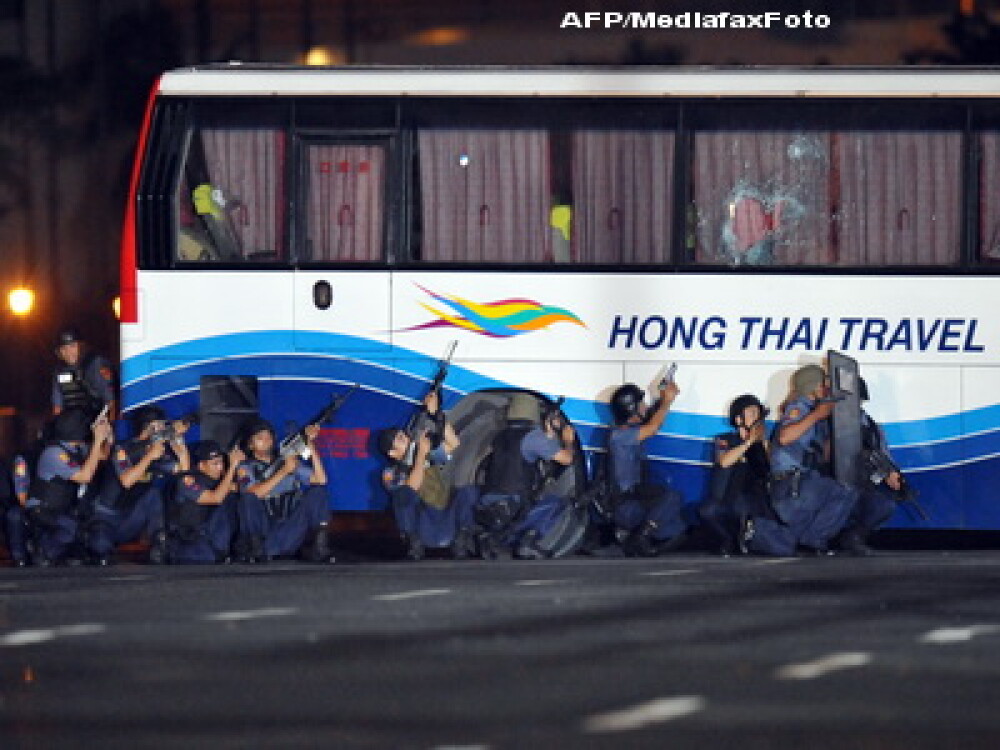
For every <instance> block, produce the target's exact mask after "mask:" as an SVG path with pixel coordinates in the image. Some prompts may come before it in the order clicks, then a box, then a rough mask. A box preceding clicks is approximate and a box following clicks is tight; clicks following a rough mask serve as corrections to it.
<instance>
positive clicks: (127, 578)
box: [104, 574, 152, 581]
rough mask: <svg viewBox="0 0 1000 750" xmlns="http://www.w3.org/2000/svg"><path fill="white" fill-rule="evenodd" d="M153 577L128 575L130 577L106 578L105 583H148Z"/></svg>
mask: <svg viewBox="0 0 1000 750" xmlns="http://www.w3.org/2000/svg"><path fill="white" fill-rule="evenodd" d="M151 577H152V576H147V575H140V574H136V575H128V576H109V577H107V578H105V579H104V580H105V581H148V580H149V579H150V578H151Z"/></svg>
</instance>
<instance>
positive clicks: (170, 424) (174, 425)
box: [98, 407, 198, 451]
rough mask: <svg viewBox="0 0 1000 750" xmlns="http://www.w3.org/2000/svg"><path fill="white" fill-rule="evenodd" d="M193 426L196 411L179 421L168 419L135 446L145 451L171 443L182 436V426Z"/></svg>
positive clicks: (196, 421) (196, 419)
mask: <svg viewBox="0 0 1000 750" xmlns="http://www.w3.org/2000/svg"><path fill="white" fill-rule="evenodd" d="M105 408H107V407H105ZM98 419H99V418H98ZM193 424H198V412H196V411H193V412H191V413H190V414H185V415H184V416H183V417H180V418H179V419H168V420H166V422H165V423H164V425H163V427H160V428H159V429H157V430H153V432H152V433H150V435H149V437H148V438H146V439H145V440H140V441H139V442H138V443H137V445H138V447H139V448H140V449H141V450H143V451H145V450H147V449H148V448H149V447H150V446H153V445H156V444H157V443H172V442H174V441H175V440H176V439H177V438H179V437H180V436H181V435H182V433H181V427H182V426H183V427H190V426H191V425H193Z"/></svg>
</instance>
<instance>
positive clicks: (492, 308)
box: [403, 284, 587, 338]
mask: <svg viewBox="0 0 1000 750" xmlns="http://www.w3.org/2000/svg"><path fill="white" fill-rule="evenodd" d="M417 286H420V285H419V284H418V285H417ZM420 289H422V290H423V291H424V292H426V293H427V294H429V295H430V296H431V297H433V298H434V299H435V300H436V301H437V302H438V303H440V305H443V306H444V307H446V308H448V309H447V310H444V309H439V307H436V306H434V305H432V304H427V303H423V302H421V303H420V306H421V307H423V308H424V309H425V310H427V312H429V313H430V314H431V315H433V316H434V318H435V319H434V320H429V321H427V322H426V323H421V324H420V325H416V326H411V327H410V328H404V329H403V330H404V331H419V330H423V329H426V328H461V329H462V330H465V331H471V332H472V333H478V334H480V335H482V336H491V337H493V338H510V337H511V336H520V335H521V334H523V333H531V332H532V331H540V330H542V329H544V328H548V327H549V326H551V325H553V324H555V323H574V324H576V325H578V326H582V327H583V328H586V327H587V326H586V325H585V324H584V322H583V321H582V320H580V318H578V317H577V316H576V315H574V314H573V313H572V312H570V311H569V310H566V309H563V308H561V307H553V306H551V305H543V304H542V303H540V302H536V301H535V300H530V299H505V300H497V301H495V302H471V301H470V300H467V299H463V298H461V297H456V296H449V295H444V294H438V293H436V292H432V291H431V290H430V289H427V288H425V287H422V286H420Z"/></svg>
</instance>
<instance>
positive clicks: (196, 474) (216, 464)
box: [167, 440, 246, 563]
mask: <svg viewBox="0 0 1000 750" xmlns="http://www.w3.org/2000/svg"><path fill="white" fill-rule="evenodd" d="M245 458H246V456H245V455H244V453H243V451H242V450H240V449H239V448H238V447H236V448H233V449H232V450H231V451H230V452H229V455H228V456H227V455H226V454H225V453H223V452H222V448H221V447H220V446H219V444H218V443H217V442H215V441H214V440H205V441H203V442H201V443H199V444H198V445H197V446H196V447H195V449H194V460H195V462H196V463H195V469H194V470H193V471H190V472H186V473H184V474H181V475H180V476H179V477H178V480H177V486H176V488H175V490H174V493H173V494H172V496H171V498H170V500H169V505H168V508H169V511H168V513H167V516H168V525H169V528H170V534H169V537H170V539H169V548H170V562H172V563H215V562H223V561H225V560H227V559H228V557H229V554H230V550H231V548H232V545H233V541H234V540H235V537H236V533H237V531H238V529H239V515H240V513H239V510H240V493H239V487H238V485H237V484H236V482H235V481H234V480H235V477H236V470H237V469H238V468H239V465H240V463H242V462H243V460H244V459H245Z"/></svg>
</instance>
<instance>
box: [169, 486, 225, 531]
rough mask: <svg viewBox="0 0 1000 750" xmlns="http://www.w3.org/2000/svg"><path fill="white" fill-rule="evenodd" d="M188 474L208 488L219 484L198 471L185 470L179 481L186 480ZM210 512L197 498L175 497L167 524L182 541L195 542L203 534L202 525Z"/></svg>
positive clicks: (171, 503)
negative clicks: (180, 500) (180, 499)
mask: <svg viewBox="0 0 1000 750" xmlns="http://www.w3.org/2000/svg"><path fill="white" fill-rule="evenodd" d="M186 476H190V477H194V479H195V481H196V482H198V484H200V485H201V486H203V487H205V488H207V489H215V486H216V485H217V484H218V483H217V482H213V481H212V480H211V479H209V478H208V477H207V476H205V475H204V474H202V473H201V472H198V471H189V472H185V473H184V474H181V475H180V476H179V477H178V481H184V477H186ZM209 512H210V509H209V508H207V507H205V506H203V505H198V502H197V499H192V500H187V501H184V502H179V501H178V500H177V499H176V497H175V498H174V499H173V500H172V501H171V502H170V503H169V506H168V509H167V524H168V525H169V526H170V527H171V529H173V530H174V531H175V532H176V534H177V538H178V539H180V540H181V541H182V542H193V541H195V540H196V539H198V537H199V536H201V530H202V526H203V525H204V523H205V521H207V520H208V514H209Z"/></svg>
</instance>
